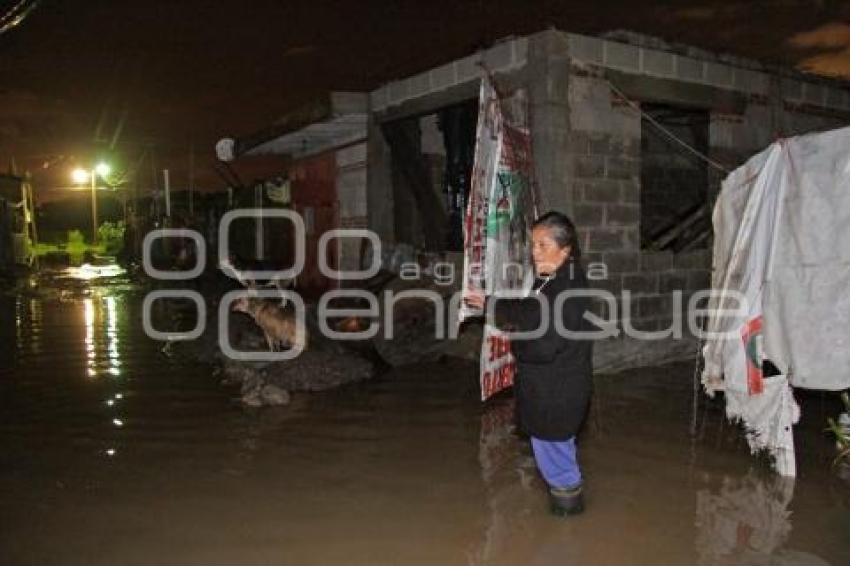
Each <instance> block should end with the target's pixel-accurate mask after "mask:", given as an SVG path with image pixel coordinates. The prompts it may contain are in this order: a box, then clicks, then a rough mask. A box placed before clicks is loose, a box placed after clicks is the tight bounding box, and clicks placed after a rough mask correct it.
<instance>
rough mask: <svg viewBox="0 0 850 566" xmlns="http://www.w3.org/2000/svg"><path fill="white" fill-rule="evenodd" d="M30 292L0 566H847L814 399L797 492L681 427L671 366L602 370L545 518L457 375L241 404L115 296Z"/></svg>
mask: <svg viewBox="0 0 850 566" xmlns="http://www.w3.org/2000/svg"><path fill="white" fill-rule="evenodd" d="M42 285H43V287H42V288H41V289H40V290H39V292H38V293H35V292H24V293H20V294H18V295H10V296H5V297H2V298H0V318H2V323H0V338H2V352H0V362H1V363H2V365H0V367H2V369H0V448H2V449H0V564H2V565H5V566H12V565H23V564H32V565H52V564H62V565H76V564H80V565H83V564H84V565H100V564H104V565H106V564H109V565H115V564H120V565H135V564H139V565H145V566H148V565H153V564H156V565H170V564H175V565H177V564H179V565H195V564H198V565H210V566H212V565H219V564H221V565H224V564H228V565H230V564H243V565H254V564H257V565H266V564H363V565H375V564H414V565H418V564H423V565H424V564H429V565H430V564H469V565H478V564H482V565H483V564H495V565H499V564H506V565H508V564H535V565H536V564H541V565H544V564H578V565H595V564H653V565H656V564H809V565H820V564H833V565H836V566H838V565H846V564H850V488H849V487H848V484H847V483H846V482H845V481H843V480H841V479H839V478H838V477H837V475H836V474H835V473H834V472H833V471H831V470H830V469H829V464H830V460H831V457H832V455H833V453H834V449H833V447H832V446H831V442H832V441H831V440H830V439H829V438H828V437H827V436H826V435H825V434H823V432H822V429H823V427H824V422H825V418H826V416H829V415H831V414H833V413H832V412H831V411H833V409H835V406H834V405H833V404H832V401H831V400H828V399H827V400H825V397H824V396H823V395H820V394H815V395H809V396H807V397H806V403H805V405H804V422H803V423H802V424H801V426H800V427H799V429H798V446H799V453H800V454H799V462H800V463H799V469H800V476H799V477H798V478H797V480H796V481H795V482H794V481H788V480H782V479H780V478H778V477H776V476H775V475H773V474H772V473H770V471H769V469H767V468H766V467H765V466H764V465H763V464H762V463H759V462H758V461H756V460H754V459H753V458H751V457H750V455H749V453H748V450H747V448H746V443H745V441H744V440H743V439H742V437H741V435H740V434H739V433H738V431H737V430H736V429H735V428H734V427H732V426H731V425H729V424H728V423H724V420H723V419H722V417H721V412H720V411H721V409H720V405H718V404H716V403H706V402H705V401H704V400H703V401H701V402H700V404H699V408H698V411H697V414H696V425H697V426H696V431H697V434H696V435H691V434H690V430H691V425H692V417H693V411H692V384H693V381H692V373H693V366H692V365H690V364H677V365H670V366H665V367H661V368H650V369H644V370H639V371H632V372H626V373H623V374H619V375H616V376H599V378H598V385H597V395H596V403H595V407H594V411H593V412H592V415H591V417H590V418H589V420H588V423H587V426H586V430H585V432H584V433H583V435H582V437H581V438H580V460H581V463H582V465H583V470H584V473H585V476H586V481H587V510H586V512H585V513H584V514H583V515H580V516H577V517H571V518H558V517H554V516H552V515H550V514H549V512H548V508H547V496H546V493H545V489H544V486H543V483H542V481H541V480H540V479H539V477H538V476H537V475H536V473H535V470H534V465H533V462H532V460H531V455H530V450H529V449H528V447H527V445H526V443H525V441H523V440H522V439H521V438H519V437H517V436H516V435H514V434H513V433H512V427H511V425H512V419H511V409H512V408H511V405H510V403H511V401H510V399H509V398H504V399H499V400H497V401H496V402H493V403H490V404H488V405H484V406H482V404H481V403H480V401H479V400H478V399H477V394H478V393H477V388H476V371H477V370H476V367H475V366H474V365H472V364H469V363H465V362H460V361H449V362H445V363H438V364H431V365H419V366H415V367H410V368H402V369H398V370H396V371H394V372H391V373H389V374H387V375H383V376H381V377H379V378H377V379H375V380H374V381H371V382H368V383H363V384H358V385H354V386H348V387H344V388H342V389H339V390H336V391H332V392H328V393H322V394H311V395H307V394H302V395H297V394H296V395H295V397H294V399H293V403H292V404H291V405H290V406H288V407H273V408H262V409H249V408H243V407H242V406H241V405H240V403H239V402H238V401H237V400H236V392H235V391H233V390H232V389H228V388H226V387H223V386H222V385H221V384H220V383H219V381H220V379H219V377H217V376H215V375H213V370H212V368H211V367H208V366H204V365H197V364H187V363H186V362H180V361H177V360H176V358H173V357H168V356H166V355H164V354H163V353H161V351H160V349H161V344H158V343H155V342H153V341H151V340H149V339H148V338H146V337H145V335H144V333H143V332H142V329H141V299H142V295H141V292H140V291H139V290H137V289H135V288H134V287H133V286H132V285H130V284H128V283H126V282H124V283H120V279H119V283H117V284H116V283H109V282H103V281H101V280H92V281H88V282H80V281H76V280H65V281H64V282H62V281H58V280H56V281H53V282H48V280H47V278H44V279H43V280H42ZM46 291H49V292H46Z"/></svg>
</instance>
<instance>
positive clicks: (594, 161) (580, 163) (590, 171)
mask: <svg viewBox="0 0 850 566" xmlns="http://www.w3.org/2000/svg"><path fill="white" fill-rule="evenodd" d="M574 159H575V161H574V164H575V174H576V177H579V178H585V179H587V178H590V179H594V178H601V177H604V176H605V158H604V157H603V156H601V155H576V156H575V158H574Z"/></svg>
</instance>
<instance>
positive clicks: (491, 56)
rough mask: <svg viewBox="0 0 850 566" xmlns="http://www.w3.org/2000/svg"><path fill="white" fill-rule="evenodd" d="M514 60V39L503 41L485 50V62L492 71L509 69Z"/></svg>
mask: <svg viewBox="0 0 850 566" xmlns="http://www.w3.org/2000/svg"><path fill="white" fill-rule="evenodd" d="M513 62H514V59H513V41H502V42H501V43H497V44H496V45H494V46H493V47H491V48H490V49H488V50H487V51H485V52H484V64H485V65H486V66H487V68H488V69H490V70H491V71H502V70H505V69H509V68H510V67H511V66H512V65H513Z"/></svg>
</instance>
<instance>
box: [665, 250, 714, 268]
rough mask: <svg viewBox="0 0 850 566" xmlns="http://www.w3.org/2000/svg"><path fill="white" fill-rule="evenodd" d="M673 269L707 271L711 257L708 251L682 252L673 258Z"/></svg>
mask: <svg viewBox="0 0 850 566" xmlns="http://www.w3.org/2000/svg"><path fill="white" fill-rule="evenodd" d="M673 267H674V268H677V269H708V268H710V267H711V255H710V254H709V252H708V250H695V251H691V252H683V253H679V254H676V255H674V256H673Z"/></svg>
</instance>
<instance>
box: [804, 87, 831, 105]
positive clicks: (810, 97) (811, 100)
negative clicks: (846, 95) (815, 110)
mask: <svg viewBox="0 0 850 566" xmlns="http://www.w3.org/2000/svg"><path fill="white" fill-rule="evenodd" d="M825 98H826V89H825V88H824V87H823V85H817V84H814V83H803V100H804V101H805V102H806V103H808V104H814V105H815V106H823V103H824V99H825Z"/></svg>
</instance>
